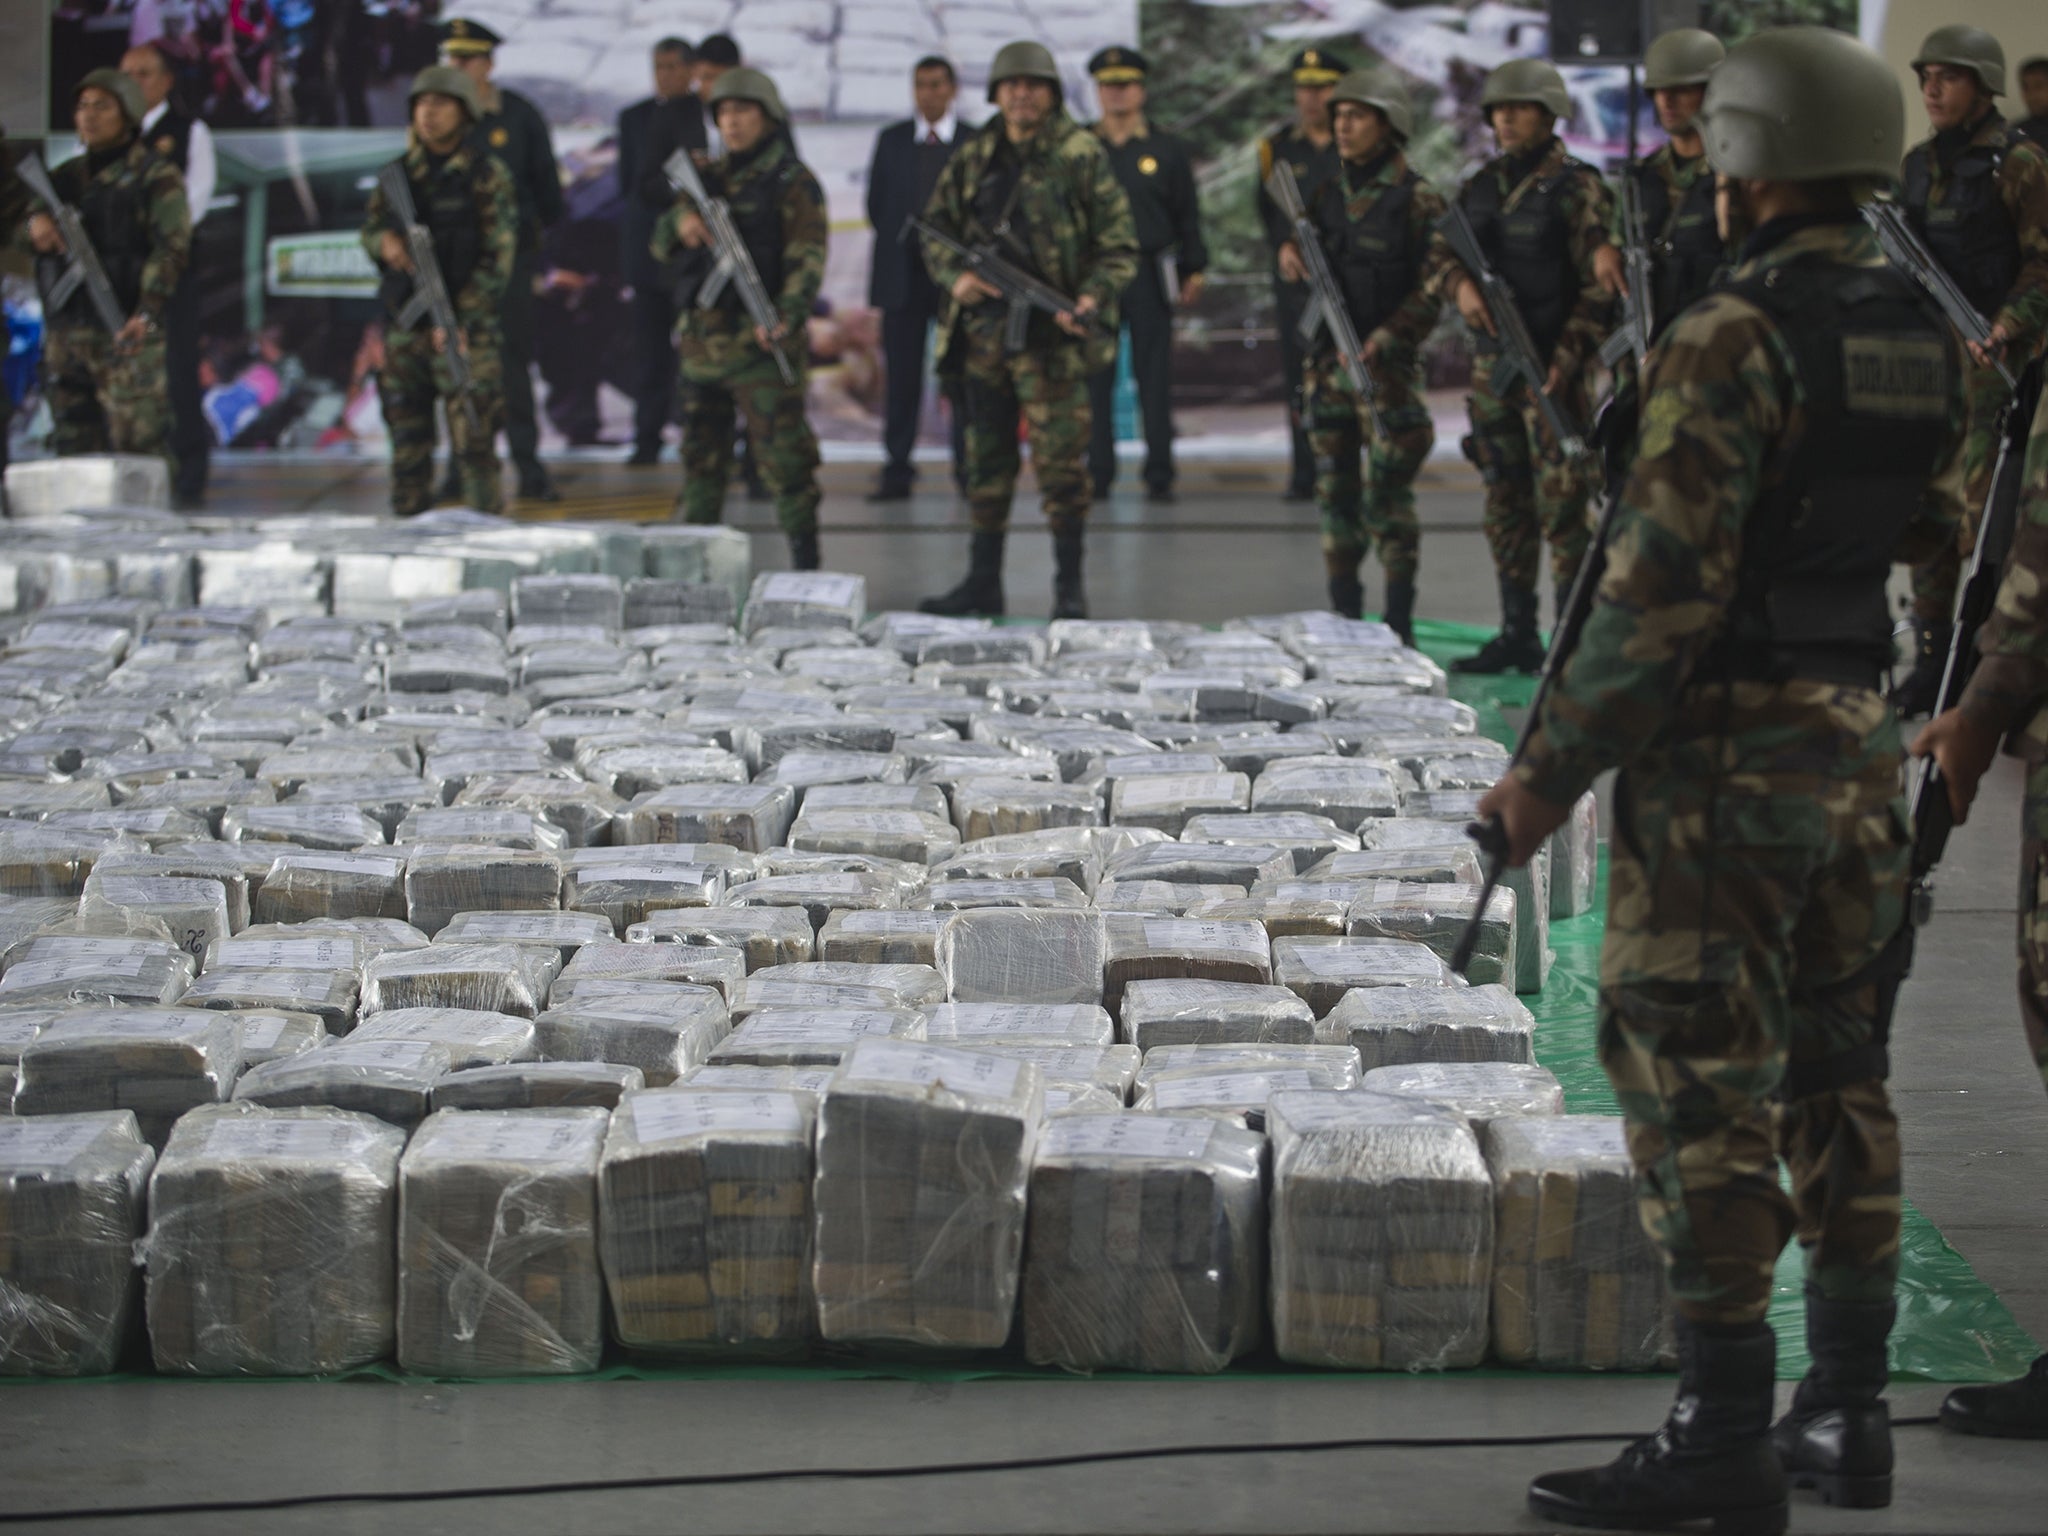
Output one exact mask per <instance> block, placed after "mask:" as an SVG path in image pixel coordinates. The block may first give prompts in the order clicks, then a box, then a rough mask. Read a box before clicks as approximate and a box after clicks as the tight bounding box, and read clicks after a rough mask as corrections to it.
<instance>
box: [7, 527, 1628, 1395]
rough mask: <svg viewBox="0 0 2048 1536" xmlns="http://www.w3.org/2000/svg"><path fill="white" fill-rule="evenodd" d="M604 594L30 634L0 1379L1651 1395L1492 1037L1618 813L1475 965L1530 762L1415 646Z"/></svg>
mask: <svg viewBox="0 0 2048 1536" xmlns="http://www.w3.org/2000/svg"><path fill="white" fill-rule="evenodd" d="M105 558H108V559H111V560H113V561H114V562H115V563H116V564H117V565H118V563H119V562H120V561H121V560H122V559H123V558H125V557H124V555H123V554H121V553H119V552H116V553H112V554H110V555H108V556H106V557H105ZM200 558H201V560H202V561H203V560H204V558H205V556H204V555H203V554H202V555H201V556H200ZM337 558H338V557H337ZM337 576H338V567H337ZM636 579H645V578H636ZM634 583H635V579H628V580H621V579H620V578H619V577H618V576H616V575H612V574H606V573H604V572H601V571H585V572H570V573H563V574H532V575H525V576H520V577H517V578H515V579H514V580H513V581H512V582H511V583H510V590H509V593H500V592H498V591H496V590H492V589H489V588H483V589H479V590H471V591H458V592H455V593H451V594H448V595H444V596H439V597H432V598H428V599H423V600H419V601H415V602H408V603H403V604H398V605H396V611H395V612H394V613H393V614H392V615H391V616H390V617H389V618H388V619H364V618H353V617H334V616H331V615H314V614H302V613H297V612H294V613H291V614H290V615H289V616H286V617H283V618H277V617H276V616H275V615H274V614H270V613H267V612H266V611H265V609H264V607H263V606H261V605H256V604H237V605H232V606H228V605H221V604H219V603H216V604H215V605H213V606H194V607H182V608H181V607H175V606H164V605H162V604H160V603H158V602H155V601H152V600H150V599H148V598H145V597H140V596H135V595H121V594H120V593H118V592H117V593H115V594H114V595H109V596H105V597H102V598H99V599H97V600H94V601H90V602H78V603H73V604H70V605H67V606H63V607H56V608H48V609H45V610H44V611H43V612H41V613H40V614H39V615H37V616H35V617H34V618H33V619H32V621H31V622H29V623H27V624H26V626H25V627H23V628H22V629H21V630H20V632H19V634H18V635H17V636H16V637H15V639H14V640H13V642H12V644H11V646H10V647H9V648H8V650H7V651H6V653H5V654H4V655H0V713H4V716H5V719H6V721H7V732H8V735H9V737H10V738H11V739H8V740H6V742H5V744H4V746H0V773H5V774H6V776H7V782H6V785H5V790H4V792H5V795H6V813H7V819H5V820H4V821H0V891H4V893H5V898H4V905H0V949H4V970H0V1102H6V1103H11V1109H12V1114H11V1116H8V1117H5V1118H0V1371H5V1372H12V1373H22V1372H36V1373H93V1372H103V1371H106V1370H109V1369H112V1368H114V1367H115V1366H116V1365H117V1364H118V1363H124V1362H127V1361H130V1360H133V1359H138V1358H139V1346H137V1352H135V1353H124V1350H127V1349H128V1348H129V1345H130V1342H131V1336H132V1334H133V1330H134V1328H135V1325H136V1323H137V1321H138V1319H139V1320H140V1321H141V1322H142V1323H143V1324H146V1327H147V1334H148V1350H149V1353H150V1355H151V1356H152V1357H153V1360H154V1363H155V1366H156V1368H157V1369H158V1370H161V1371H165V1372H175V1373H192V1374H203V1375H235V1374H293V1373H320V1372H333V1371H339V1370H345V1369H348V1368H351V1367H354V1366H359V1365H362V1364H365V1363H368V1362H375V1361H379V1360H386V1359H393V1360H395V1361H396V1362H397V1364H398V1365H399V1366H400V1367H402V1368H405V1369H409V1370H414V1371H418V1372H423V1373H430V1374H436V1375H454V1376H489V1375H494V1374H519V1375H525V1374H534V1373H560V1372H576V1371H584V1370H589V1369H592V1368H594V1367H596V1366H597V1365H598V1364H599V1362H600V1359H601V1358H602V1357H603V1356H604V1354H605V1351H606V1349H607V1348H608V1347H614V1348H617V1349H622V1350H624V1351H628V1352H631V1353H633V1354H636V1355H645V1356H649V1357H662V1356H695V1357H703V1356H711V1357H717V1358H732V1359H745V1358H749V1357H759V1356H764V1355H767V1356H790V1355H796V1356H801V1355H804V1354H806V1353H809V1352H816V1351H821V1350H824V1351H836V1350H839V1349H842V1348H852V1349H857V1350H859V1351H861V1352H863V1353H866V1354H868V1355H869V1356H871V1357H872V1356H884V1357H886V1356H888V1355H890V1354H892V1353H898V1354H904V1355H913V1354H916V1353H918V1352H932V1351H942V1352H947V1353H948V1354H954V1355H957V1354H958V1353H959V1352H963V1351H996V1350H1008V1351H1010V1352H1011V1353H1010V1357H1012V1358H1014V1357H1015V1355H1016V1354H1017V1353H1018V1352H1021V1355H1022V1356H1023V1357H1024V1358H1026V1359H1028V1360H1029V1361H1030V1362H1034V1363H1039V1364H1050V1365H1057V1366H1062V1367H1068V1368H1072V1369H1075V1370H1090V1369H1097V1368H1108V1367H1127V1368H1134V1369H1139V1370H1158V1371H1189V1372H1193V1371H1216V1370H1220V1369H1222V1368H1223V1367H1224V1366H1225V1365H1226V1364H1228V1363H1229V1362H1230V1361H1231V1360H1232V1359H1233V1358H1237V1357H1240V1356H1243V1355H1245V1354H1248V1353H1251V1352H1254V1351H1259V1350H1262V1349H1264V1348H1265V1347H1267V1346H1268V1345H1270V1346H1271V1348H1272V1349H1273V1350H1274V1351H1276V1352H1277V1354H1278V1356H1279V1357H1280V1358H1281V1359H1284V1360H1287V1361H1293V1362H1303V1363H1310V1364H1315V1365H1322V1366H1331V1367H1339V1368H1359V1369H1374V1368H1406V1369H1418V1368H1442V1367H1459V1366H1472V1365H1477V1364H1479V1363H1480V1362H1481V1361H1483V1360H1487V1359H1493V1360H1497V1361H1501V1362H1504V1363H1516V1364H1529V1365H1536V1366H1543V1367H1554V1368H1571V1367H1579V1368H1643V1367H1648V1366H1652V1365H1654V1364H1656V1363H1658V1362H1659V1361H1660V1359H1662V1358H1664V1356H1665V1355H1666V1352H1667V1340H1666V1331H1665V1329H1666V1324H1665V1313H1666V1307H1665V1297H1664V1289H1663V1283H1662V1279H1661V1275H1660V1271H1659V1267H1658V1264H1657V1261H1656V1258H1655V1256H1654V1254H1653V1253H1652V1252H1651V1250H1650V1249H1649V1247H1648V1246H1647V1243H1646V1242H1645V1240H1644V1238H1643V1236H1642V1234H1641V1231H1640V1228H1639V1226H1638V1223H1637V1220H1636V1216H1635V1208H1634V1199H1633V1195H1632V1190H1631V1180H1630V1174H1629V1166H1628V1160H1627V1157H1626V1154H1625V1151H1624V1148H1623V1143H1622V1138H1621V1135H1620V1129H1619V1122H1618V1121H1616V1120H1612V1119H1607V1118H1599V1117H1587V1116H1573V1115H1565V1114H1564V1113H1563V1112H1562V1111H1563V1101H1562V1095H1561V1093H1560V1091H1559V1087H1558V1084H1557V1081H1556V1080H1555V1079H1554V1078H1553V1077H1552V1076H1551V1075H1550V1074H1549V1073H1548V1072H1546V1071H1545V1070H1544V1069H1542V1068H1541V1067H1539V1066H1537V1065H1536V1064H1535V1052H1534V1050H1533V1029H1534V1026H1533V1022H1532V1019H1531V1015H1530V1013H1529V1011H1528V1009H1527V1008H1526V1007H1525V1005H1524V1004H1523V1003H1522V1002H1521V1001H1520V999H1519V998H1518V996H1517V994H1518V993H1529V992H1533V991H1535V990H1537V989H1538V988H1540V986H1541V985H1542V982H1543V979H1544V972H1545V968H1546V965H1547V963H1548V959H1549V955H1548V950H1547V946H1546V934H1547V925H1548V923H1549V922H1550V920H1551V918H1552V917H1553V916H1557V915H1560V914H1573V913H1577V912H1580V911H1582V910H1584V909H1585V908H1586V907H1587V906H1588V904H1589V903H1590V901H1591V899H1592V887H1593V879H1594V867H1595V842H1596V832H1597V829H1596V819H1595V811H1594V807H1593V803H1592V801H1591V800H1590V799H1588V800H1587V801H1586V802H1585V803H1584V804H1583V805H1581V806H1580V807H1578V808H1577V812H1576V814H1575V815H1574V816H1573V817H1572V819H1571V821H1570V823H1569V824H1568V825H1567V826H1566V827H1565V828H1564V829H1563V830H1562V831H1560V832H1559V833H1558V834H1557V836H1556V837H1555V838H1554V839H1552V841H1551V843H1550V845H1549V847H1548V848H1547V850H1546V851H1545V853H1544V854H1543V856H1542V857H1540V858H1539V859H1538V860H1537V861H1536V862H1535V863H1534V864H1533V865H1532V867H1531V868H1530V869H1528V870H1526V871H1523V872H1520V873H1518V874H1517V875H1515V876H1514V877H1513V878H1512V879H1511V881H1510V882H1509V885H1508V888H1505V889H1503V890H1502V891H1500V892H1499V893H1498V894H1497V895H1496V897H1495V899H1494V900H1493V902H1492V903H1491V904H1490V905H1489V906H1488V909H1487V911H1486V913H1485V918H1484V924H1483V934H1482V942H1481V944H1480V952H1479V959H1478V961H1477V962H1476V964H1475V965H1474V967H1473V970H1472V976H1471V984H1467V983H1466V982H1465V981H1464V980H1461V979H1460V978H1459V977H1458V976H1456V975H1455V974H1453V973H1452V972H1451V971H1450V969H1449V968H1448V966H1447V965H1446V963H1445V958H1444V957H1445V956H1446V955H1447V954H1449V953H1450V951H1451V948H1452V946H1453V945H1454V943H1455V941H1456V939H1457V937H1458V935H1459V933H1460V931H1461V930H1462V928H1463V927H1464V925H1465V924H1466V922H1467V920H1468V919H1469V918H1471V917H1472V916H1473V914H1474V912H1475V910H1476V908H1477V905H1478V900H1479V892H1480V886H1479V877H1480V870H1479V866H1478V864H1477V862H1476V858H1475V854H1474V851H1473V847H1472V845H1471V843H1470V842H1469V841H1468V840H1467V838H1466V836H1465V834H1464V830H1463V824H1464V822H1465V821H1466V819H1467V818H1468V817H1469V816H1470V815H1471V814H1472V811H1473V806H1474V802H1475V799H1476V797H1477V795H1478V793H1479V791H1480V790H1481V789H1482V788H1483V787H1484V786H1486V785H1488V784H1490V783H1492V782H1493V780H1494V779H1495V778H1496V777H1497V776H1498V775H1499V773H1500V771H1501V768H1502V764H1503V760H1504V759H1503V754H1502V752H1501V750H1500V749H1499V748H1498V747H1497V746H1495V745H1493V744H1491V743H1490V742H1488V741H1486V740H1484V739H1482V738H1480V737H1478V736H1477V735H1476V734H1475V733H1474V726H1475V718H1474V715H1473V712H1472V711H1471V710H1470V709H1469V708H1468V707H1467V706H1465V705H1463V704H1461V703H1458V702H1455V701H1453V700H1450V699H1448V698H1446V697H1445V696H1444V678H1443V675H1442V673H1441V671H1440V670H1439V669H1438V668H1437V667H1436V666H1435V665H1434V664H1432V663H1431V662H1430V661H1428V660H1426V659H1425V658H1423V657H1422V656H1420V655H1418V654H1417V653H1415V652H1413V651H1409V650H1405V649H1403V648H1401V647H1400V646H1399V644H1398V643H1397V642H1396V641H1395V639H1394V638H1393V636H1392V634H1391V632H1389V631H1388V630H1386V629H1384V628H1383V627H1381V626H1378V625H1374V624H1363V623H1356V622H1351V621H1345V620H1341V619H1337V618H1335V617H1333V616H1332V615H1329V614H1326V613H1307V614H1295V615H1288V616H1283V617H1275V618H1258V619H1244V620H1239V621H1236V622H1233V623H1231V624H1229V625H1226V626H1225V627H1223V628H1221V629H1218V630H1208V631H1205V630H1201V629H1197V628H1195V627H1192V626H1187V625H1177V624H1158V623H1140V622H1130V621H1105V622H1085V621H1070V622H1059V623H1054V624H1052V625H1050V626H1048V627H1043V628H1036V627H1033V628H1024V627H1003V628H998V627H992V626H990V625H988V624H987V623H985V622H982V621H961V620H947V619H936V618H931V617H927V616H923V615H914V614H902V613H885V614H882V615H879V616H876V617H872V618H867V619H866V620H865V622H863V614H864V610H865V592H864V587H863V583H862V581H861V579H860V578H859V577H857V576H852V575H844V574H838V573H831V572H824V573H792V572H782V573H775V574H765V575H761V576H759V577H756V578H755V579H754V580H753V582H752V584H751V588H750V591H749V593H748V596H747V601H746V603H745V605H744V608H743V611H742V613H741V614H740V622H739V623H738V624H737V625H736V626H735V625H734V624H732V623H728V622H720V621H711V622H704V621H696V620H681V619H664V618H661V617H654V616H650V615H649V614H647V613H645V612H642V611H637V610H636V608H635V584H634ZM207 590H208V589H207V586H206V583H205V581H204V579H202V592H203V593H205V592H207ZM210 595H212V596H214V597H215V598H218V597H220V596H221V594H219V593H211V594H210Z"/></svg>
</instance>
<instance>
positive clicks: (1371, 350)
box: [1358, 331, 1385, 368]
mask: <svg viewBox="0 0 2048 1536" xmlns="http://www.w3.org/2000/svg"><path fill="white" fill-rule="evenodd" d="M1384 350H1385V348H1384V347H1383V346H1382V345H1381V342H1380V333H1379V332H1378V331H1374V332H1373V333H1372V334H1371V335H1370V336H1368V337H1366V338H1365V345H1364V346H1362V347H1360V348H1359V349H1358V360H1359V361H1360V362H1362V363H1364V364H1365V366H1366V367H1368V368H1370V367H1371V366H1372V365H1373V364H1374V363H1377V362H1378V361H1379V360H1380V353H1381V352H1383V351H1384Z"/></svg>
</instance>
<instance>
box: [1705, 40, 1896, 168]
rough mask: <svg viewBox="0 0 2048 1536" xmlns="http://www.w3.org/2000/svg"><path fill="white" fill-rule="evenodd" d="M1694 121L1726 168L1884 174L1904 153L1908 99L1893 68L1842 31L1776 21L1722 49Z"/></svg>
mask: <svg viewBox="0 0 2048 1536" xmlns="http://www.w3.org/2000/svg"><path fill="white" fill-rule="evenodd" d="M1696 126H1697V127H1698V128H1699V130H1700V134H1701V136H1702V137H1703V138H1704V139H1705V141H1706V151H1707V163H1708V164H1709V165H1711V166H1712V167H1713V168H1714V169H1715V170H1717V171H1719V172H1721V173H1722V174H1724V175H1728V176H1743V177H1755V178H1758V179H1761V180H1766V181H1828V180H1832V179H1834V178H1836V177H1855V178H1864V177H1869V178H1876V179H1880V180H1883V179H1889V178H1890V177H1892V176H1894V175H1896V174H1897V173H1898V168H1899V157H1900V155H1901V154H1902V153H1904V151H1905V147H1906V102H1905V98H1904V97H1903V96H1902V95H1900V93H1899V82H1898V79H1897V77H1896V76H1894V75H1893V74H1892V72H1891V69H1890V67H1889V66H1888V65H1887V64H1886V63H1885V62H1884V60H1883V59H1881V58H1879V57H1878V56H1877V55H1876V54H1875V53H1873V52H1871V51H1870V49H1868V48H1866V47H1864V46H1863V44H1861V43H1859V42H1857V41H1856V39H1855V38H1853V37H1851V36H1849V35H1848V34H1847V33H1846V32H1835V31H1831V30H1829V29H1828V28H1826V27H1779V28H1776V29H1774V30H1772V31H1769V32H1760V33H1758V34H1757V35H1756V36H1754V37H1752V38H1750V39H1749V40H1748V41H1747V42H1743V43H1737V44H1736V45H1735V47H1733V48H1731V49H1730V50H1729V51H1728V57H1727V59H1726V60H1724V61H1723V63H1722V64H1721V67H1720V68H1719V69H1717V70H1715V71H1714V78H1713V79H1711V80H1709V81H1708V82H1707V99H1706V101H1705V102H1703V103H1702V104H1701V106H1700V113H1699V117H1698V118H1697V120H1696Z"/></svg>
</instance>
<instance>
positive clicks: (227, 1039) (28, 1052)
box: [14, 1008, 242, 1147]
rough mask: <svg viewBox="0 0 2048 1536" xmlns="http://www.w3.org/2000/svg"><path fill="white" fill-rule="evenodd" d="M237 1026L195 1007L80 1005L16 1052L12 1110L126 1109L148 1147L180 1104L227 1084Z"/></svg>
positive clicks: (237, 1043)
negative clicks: (18, 1057) (18, 1058)
mask: <svg viewBox="0 0 2048 1536" xmlns="http://www.w3.org/2000/svg"><path fill="white" fill-rule="evenodd" d="M241 1064H242V1052H241V1029H240V1026H239V1025H237V1024H236V1023H235V1022H234V1019H233V1018H232V1017H231V1016H230V1015H228V1014H224V1013H210V1012H208V1011H206V1010H205V1009H201V1008H80V1009H77V1010H75V1011H73V1012H72V1013H71V1014H70V1015H69V1016H68V1017H66V1018H63V1019H60V1020H57V1021H56V1022H54V1023H52V1024H50V1025H49V1026H47V1027H46V1028H45V1029H44V1030H43V1032H42V1033H41V1034H39V1035H37V1036H36V1037H35V1039H33V1040H31V1041H30V1042H29V1043H28V1045H27V1046H26V1047H24V1048H23V1050H22V1053H21V1065H20V1067H19V1068H18V1069H17V1070H18V1072H19V1074H20V1083H19V1086H17V1087H16V1088H15V1090H14V1112H15V1114H16V1115H53V1114H74V1113H77V1112H79V1111H82V1110H93V1109H131V1110H133V1111H134V1112H135V1118H136V1121H137V1123H138V1124H139V1125H140V1126H141V1128H142V1136H143V1139H144V1140H145V1141H147V1142H148V1143H149V1144H150V1145H151V1146H153V1147H157V1146H162V1145H163V1142H164V1138H165V1137H167V1136H169V1135H170V1132H171V1124H172V1122H173V1121H175V1120H176V1119H177V1118H178V1116H180V1115H182V1114H183V1113H184V1112H185V1111H186V1110H188V1109H192V1108H194V1107H195V1106H197V1105H200V1104H216V1103H219V1102H220V1101H221V1100H222V1099H225V1098H226V1097H227V1096H228V1095H229V1093H230V1092H232V1091H233V1089H234V1085H235V1075H236V1073H237V1072H238V1071H239V1070H240V1068H241Z"/></svg>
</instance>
